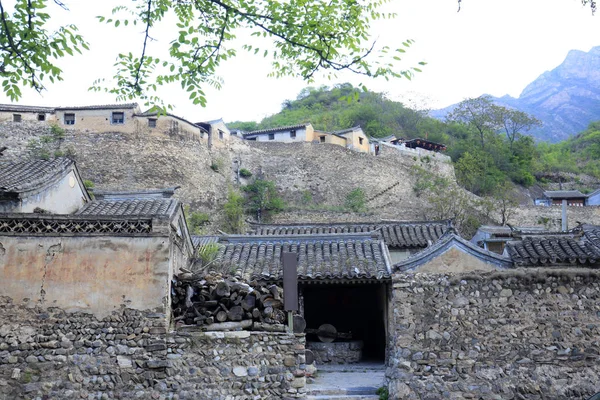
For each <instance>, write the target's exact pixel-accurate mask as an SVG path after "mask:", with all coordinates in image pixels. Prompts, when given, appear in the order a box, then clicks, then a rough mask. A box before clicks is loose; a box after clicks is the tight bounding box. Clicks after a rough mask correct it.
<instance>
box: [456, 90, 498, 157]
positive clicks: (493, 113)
mask: <svg viewBox="0 0 600 400" xmlns="http://www.w3.org/2000/svg"><path fill="white" fill-rule="evenodd" d="M497 115H498V113H497V106H495V105H494V103H492V98H491V97H490V96H480V97H477V98H474V99H466V100H463V101H461V102H460V103H458V105H457V106H456V107H455V108H454V110H452V112H451V113H449V114H448V116H447V118H446V119H447V120H448V121H449V122H458V123H462V124H465V125H467V126H468V127H469V128H470V129H472V130H473V131H474V132H475V134H477V135H478V136H479V140H480V143H481V148H482V149H484V148H485V137H486V135H488V134H489V133H490V132H495V131H496V130H498V129H499V128H500V123H499V121H498V118H497Z"/></svg>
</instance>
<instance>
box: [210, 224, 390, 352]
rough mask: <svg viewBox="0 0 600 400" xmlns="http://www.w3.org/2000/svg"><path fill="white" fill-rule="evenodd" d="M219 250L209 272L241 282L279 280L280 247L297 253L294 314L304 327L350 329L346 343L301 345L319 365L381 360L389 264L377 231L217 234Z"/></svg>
mask: <svg viewBox="0 0 600 400" xmlns="http://www.w3.org/2000/svg"><path fill="white" fill-rule="evenodd" d="M218 243H219V247H220V251H219V254H218V256H217V257H216V260H217V261H215V263H213V264H211V265H210V266H209V269H210V270H213V271H216V272H220V273H222V274H224V275H231V276H235V277H238V278H240V279H243V280H244V281H248V282H249V281H264V282H272V283H281V281H282V279H283V266H282V262H281V259H280V257H281V254H282V252H284V251H291V252H296V253H297V254H298V269H297V271H298V282H299V302H300V314H301V315H303V316H304V318H305V320H306V324H307V327H308V328H309V329H313V330H316V329H317V328H319V327H320V326H322V325H324V324H329V325H332V326H334V327H335V328H336V330H337V331H338V332H351V333H352V335H351V343H352V344H353V349H354V352H353V354H352V355H350V354H349V350H348V341H342V342H336V343H330V344H328V345H327V346H326V347H323V346H321V345H319V344H318V342H319V340H318V339H317V336H316V335H315V334H308V335H307V348H309V349H312V350H313V351H314V353H315V358H316V359H317V360H319V361H320V362H324V363H329V362H332V363H340V362H347V361H348V362H358V361H360V360H363V359H372V360H378V361H379V362H381V363H383V361H384V359H385V349H386V343H387V341H388V337H387V333H386V332H387V328H388V322H387V315H388V311H389V310H388V308H387V298H388V291H389V289H390V286H389V283H390V274H391V263H390V257H389V253H388V250H387V246H386V245H385V242H384V241H383V239H382V238H381V235H380V234H378V233H377V232H369V231H367V232H359V233H354V232H345V233H326V232H323V233H312V234H311V233H307V234H296V235H276V234H275V235H273V234H270V235H265V236H263V235H229V236H222V237H220V238H219V241H218Z"/></svg>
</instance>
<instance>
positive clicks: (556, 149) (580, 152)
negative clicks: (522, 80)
mask: <svg viewBox="0 0 600 400" xmlns="http://www.w3.org/2000/svg"><path fill="white" fill-rule="evenodd" d="M461 107H462V110H463V113H462V114H461V113H460V110H461ZM306 122H311V123H312V124H313V126H314V127H315V128H316V129H321V130H326V131H336V130H341V129H345V128H349V127H352V126H356V125H360V126H361V127H362V128H363V130H364V131H365V133H366V134H367V135H369V136H371V137H373V138H381V137H385V136H388V135H395V136H396V137H403V138H416V137H427V138H428V139H430V140H433V141H436V142H441V143H444V144H446V145H447V147H448V150H447V154H448V155H449V156H450V157H451V158H452V160H453V163H454V167H455V170H456V177H457V179H458V182H459V183H460V184H461V185H462V186H463V187H464V188H466V189H468V190H469V191H471V192H473V193H475V194H477V195H497V196H502V195H504V193H506V189H507V187H510V186H514V185H515V184H516V185H521V186H524V187H529V186H532V185H536V184H540V185H548V184H551V183H552V182H560V183H564V182H565V181H567V180H572V179H573V177H572V174H583V175H589V176H591V177H594V178H596V179H586V180H585V181H586V182H587V184H588V185H589V186H588V187H586V186H585V185H581V186H580V187H578V188H579V189H581V190H584V191H585V190H592V189H595V188H596V187H595V186H594V185H596V184H597V180H598V179H600V122H596V123H592V124H591V125H590V127H589V128H588V129H587V130H586V131H584V132H582V133H580V134H578V135H577V136H575V137H573V138H571V139H569V140H567V141H565V142H561V143H557V144H548V143H545V142H540V143H536V142H535V141H534V140H533V138H532V137H531V136H529V135H528V134H527V133H528V131H529V130H531V129H535V128H537V127H538V126H539V121H537V120H536V119H535V118H533V117H531V116H530V115H528V114H525V113H522V112H518V111H515V110H513V109H509V108H505V107H502V106H497V105H495V104H493V103H492V102H491V99H490V98H488V97H485V96H483V97H480V98H477V99H468V100H465V101H464V102H462V103H460V104H459V105H458V106H457V107H456V108H455V111H454V112H453V113H452V115H449V117H448V118H447V119H446V121H440V120H437V119H434V118H430V117H429V116H428V112H427V111H426V110H413V109H411V108H409V107H406V106H405V105H403V104H402V103H400V102H396V101H392V100H389V99H388V98H387V97H386V96H385V94H383V93H375V92H359V91H358V90H357V89H356V88H354V87H352V85H350V84H342V85H337V86H334V87H331V88H329V87H325V86H323V87H319V88H312V87H309V88H306V89H304V90H302V91H301V92H300V94H299V95H298V97H297V98H296V99H295V100H288V101H285V102H284V104H282V110H281V112H279V113H277V114H275V115H272V116H270V117H267V118H265V119H263V120H262V121H261V122H259V123H257V122H241V121H237V122H233V123H231V124H229V125H230V127H232V128H239V129H242V130H246V131H252V130H255V129H264V128H272V127H277V126H286V125H294V124H300V123H306ZM575 180H576V181H578V180H579V178H577V177H575Z"/></svg>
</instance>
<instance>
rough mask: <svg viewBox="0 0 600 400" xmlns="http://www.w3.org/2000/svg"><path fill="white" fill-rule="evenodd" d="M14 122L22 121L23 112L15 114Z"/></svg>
mask: <svg viewBox="0 0 600 400" xmlns="http://www.w3.org/2000/svg"><path fill="white" fill-rule="evenodd" d="M13 122H21V114H13Z"/></svg>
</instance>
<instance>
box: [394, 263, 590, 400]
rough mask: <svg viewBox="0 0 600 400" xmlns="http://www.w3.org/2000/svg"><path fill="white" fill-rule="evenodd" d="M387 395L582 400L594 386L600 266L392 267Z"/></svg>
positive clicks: (405, 397)
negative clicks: (399, 270)
mask: <svg viewBox="0 0 600 400" xmlns="http://www.w3.org/2000/svg"><path fill="white" fill-rule="evenodd" d="M393 307H394V310H393V320H392V332H391V341H392V342H391V346H392V350H391V352H390V357H389V367H388V370H387V376H388V378H389V389H390V398H393V399H431V400H433V399H441V398H444V399H480V398H481V399H486V400H490V399H529V400H532V399H546V400H554V399H556V400H558V399H587V398H588V397H589V396H591V395H592V394H594V393H595V392H598V391H600V364H599V361H600V356H599V354H600V341H599V339H598V338H599V337H600V317H599V316H600V274H599V273H598V272H596V271H590V270H568V271H567V270H562V271H561V270H537V271H536V270H528V271H514V270H513V271H507V272H496V273H487V274H482V275H462V276H461V275H455V276H451V275H434V274H416V275H404V274H396V275H395V276H394V280H393Z"/></svg>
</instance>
